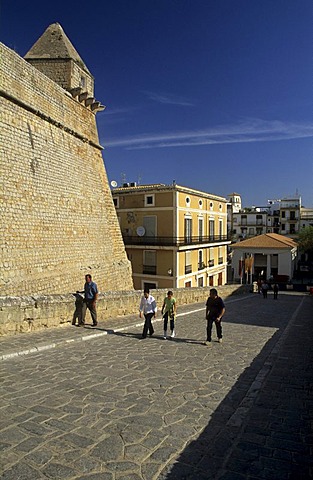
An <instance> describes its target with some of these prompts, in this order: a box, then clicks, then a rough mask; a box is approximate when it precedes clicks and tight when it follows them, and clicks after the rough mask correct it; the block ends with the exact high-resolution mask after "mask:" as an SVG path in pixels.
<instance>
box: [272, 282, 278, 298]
mask: <svg viewBox="0 0 313 480" xmlns="http://www.w3.org/2000/svg"><path fill="white" fill-rule="evenodd" d="M278 290H279V287H278V285H277V283H274V285H273V292H274V300H277V299H278Z"/></svg>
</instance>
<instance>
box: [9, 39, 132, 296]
mask: <svg viewBox="0 0 313 480" xmlns="http://www.w3.org/2000/svg"><path fill="white" fill-rule="evenodd" d="M0 57H1V62H0V109H1V116H0V121H1V141H0V142H1V143H0V169H1V189H0V190H1V191H0V198H1V202H0V213H1V215H0V217H1V220H0V229H1V240H0V249H1V250H0V251H1V256H0V296H7V295H11V296H12V295H13V296H22V295H40V294H64V293H69V292H75V291H76V290H81V289H82V286H83V282H84V276H85V274H86V273H91V274H92V275H93V278H94V280H95V281H96V282H97V284H98V287H99V290H100V291H102V292H106V291H120V290H131V289H132V288H133V283H132V277H131V266H130V262H129V261H128V259H127V256H126V252H125V248H124V244H123V240H122V236H121V233H120V228H119V224H118V220H117V216H116V212H115V208H114V205H113V201H112V196H111V192H110V188H109V185H108V180H107V175H106V171H105V168H104V164H103V159H102V153H101V152H102V147H101V146H100V145H99V140H98V132H97V126H96V120H95V113H94V112H93V111H92V110H91V109H90V108H86V105H84V104H82V103H80V102H79V101H77V100H76V99H75V98H73V97H72V96H71V95H70V93H69V92H67V91H66V90H65V89H63V88H62V87H61V86H60V85H58V84H57V83H55V82H54V81H53V80H51V79H50V78H48V77H47V76H46V75H44V74H43V73H42V72H40V71H39V70H38V69H36V68H35V67H34V66H33V65H31V64H30V63H28V62H27V61H25V60H24V59H22V58H21V57H20V56H19V55H18V54H16V53H15V52H14V51H12V50H10V49H9V48H7V47H6V46H4V45H3V44H0ZM87 80H88V81H91V80H90V78H89V77H87Z"/></svg>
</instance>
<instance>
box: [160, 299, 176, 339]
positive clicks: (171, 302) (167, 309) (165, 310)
mask: <svg viewBox="0 0 313 480" xmlns="http://www.w3.org/2000/svg"><path fill="white" fill-rule="evenodd" d="M176 309H177V303H176V299H175V298H174V297H173V292H172V290H169V291H168V292H167V297H165V298H164V301H163V306H162V315H163V320H164V339H166V338H167V324H168V320H169V321H170V329H171V338H174V337H175V317H176Z"/></svg>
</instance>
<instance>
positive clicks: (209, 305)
mask: <svg viewBox="0 0 313 480" xmlns="http://www.w3.org/2000/svg"><path fill="white" fill-rule="evenodd" d="M224 314H225V304H224V302H223V300H222V299H221V297H219V296H218V294H217V290H216V288H211V290H210V296H209V298H208V299H207V302H206V311H205V318H206V319H207V329H206V331H207V337H206V341H205V342H204V344H205V345H206V346H208V347H211V346H212V343H211V341H212V327H213V322H214V323H215V326H216V334H217V338H218V342H219V343H222V341H223V340H222V338H223V334H222V318H223V315H224Z"/></svg>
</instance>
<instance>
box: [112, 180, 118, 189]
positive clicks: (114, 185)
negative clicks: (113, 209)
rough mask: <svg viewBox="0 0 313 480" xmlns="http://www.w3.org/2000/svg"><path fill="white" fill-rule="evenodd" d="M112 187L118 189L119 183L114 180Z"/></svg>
mask: <svg viewBox="0 0 313 480" xmlns="http://www.w3.org/2000/svg"><path fill="white" fill-rule="evenodd" d="M111 187H113V188H115V187H117V182H116V181H115V180H112V182H111Z"/></svg>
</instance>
